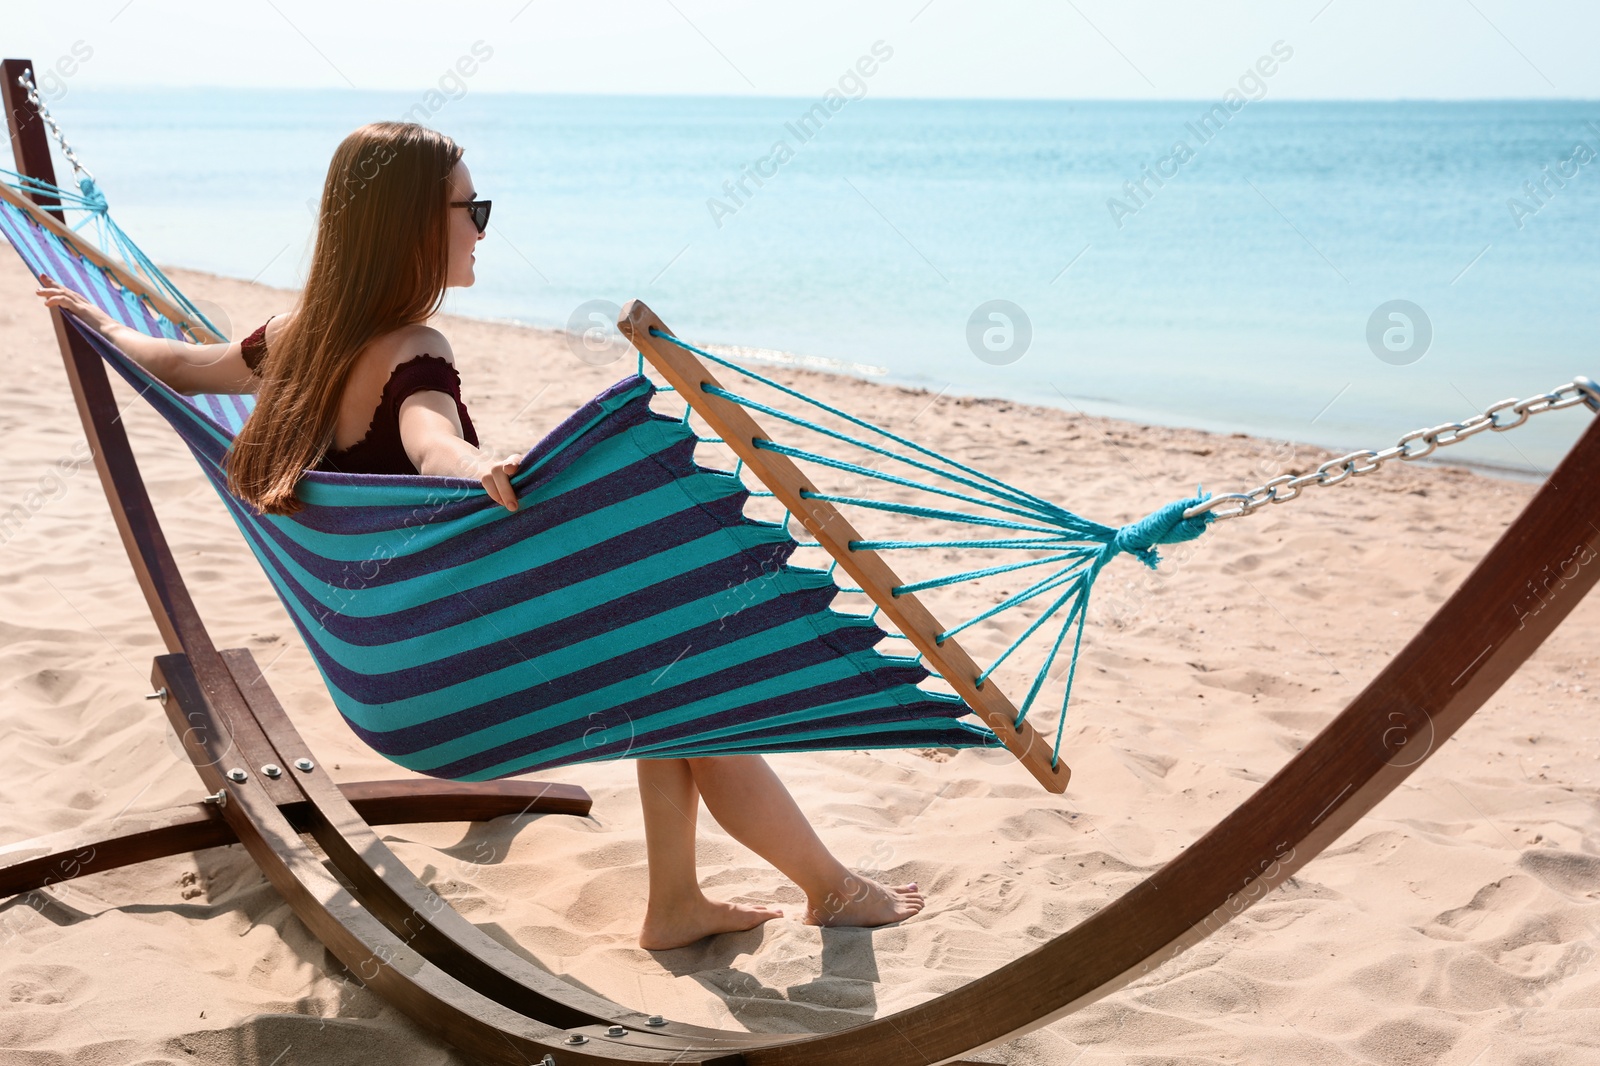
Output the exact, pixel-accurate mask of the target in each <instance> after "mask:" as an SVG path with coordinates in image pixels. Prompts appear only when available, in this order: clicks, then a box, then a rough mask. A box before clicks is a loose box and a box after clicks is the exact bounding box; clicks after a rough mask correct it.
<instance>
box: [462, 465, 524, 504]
mask: <svg viewBox="0 0 1600 1066" xmlns="http://www.w3.org/2000/svg"><path fill="white" fill-rule="evenodd" d="M521 461H522V456H520V455H508V456H506V457H505V458H504V459H481V460H479V461H478V463H477V464H476V469H475V470H474V471H473V473H472V476H473V477H475V478H477V479H478V480H479V481H482V482H483V488H484V491H486V492H487V493H488V494H489V498H490V499H491V500H493V501H494V502H495V503H498V504H500V505H501V506H502V507H504V508H505V509H506V510H508V511H515V510H516V509H517V492H516V490H515V489H514V488H512V487H511V475H512V474H514V473H516V471H517V464H518V463H520V462H521Z"/></svg>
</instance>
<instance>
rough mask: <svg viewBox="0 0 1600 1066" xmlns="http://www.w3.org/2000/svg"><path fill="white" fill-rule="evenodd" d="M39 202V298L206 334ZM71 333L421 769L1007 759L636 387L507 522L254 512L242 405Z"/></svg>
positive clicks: (448, 501) (432, 496) (342, 482)
mask: <svg viewBox="0 0 1600 1066" xmlns="http://www.w3.org/2000/svg"><path fill="white" fill-rule="evenodd" d="M52 188H54V187H52ZM7 191H8V192H9V190H7ZM57 191H58V192H59V191H60V190H57ZM31 206H32V205H24V204H22V203H21V201H20V200H17V199H12V198H8V199H6V200H5V201H4V202H0V231H3V232H4V233H5V236H6V237H7V239H8V240H9V241H10V242H11V244H12V246H13V247H15V248H16V250H17V252H18V253H19V254H20V255H21V257H22V259H23V260H24V262H26V263H27V265H28V267H29V269H30V270H32V271H33V273H34V275H35V277H38V276H39V275H42V274H48V275H49V276H50V277H51V278H52V279H54V280H55V281H57V282H58V283H60V284H62V285H64V286H66V287H68V288H71V289H74V290H76V291H77V292H79V293H81V294H83V295H84V296H85V297H87V298H88V299H90V300H92V301H93V302H94V303H95V304H96V305H97V306H99V307H100V308H102V309H103V310H105V311H106V312H107V313H108V314H110V315H111V316H112V317H114V318H116V319H117V320H118V321H120V322H123V323H124V324H126V325H128V326H131V327H132V328H134V329H137V330H140V331H142V332H144V333H147V334H149V335H152V336H166V337H170V338H179V339H196V338H198V337H200V336H203V334H200V333H199V332H198V330H197V329H196V328H194V327H189V326H187V324H175V323H174V322H173V321H172V319H171V318H170V317H168V316H167V315H164V314H161V313H159V311H157V310H155V309H154V308H153V307H152V306H150V305H149V301H148V300H145V299H141V298H140V297H139V295H136V294H135V292H134V291H132V290H131V288H129V287H126V286H125V285H124V284H123V282H124V281H126V280H127V277H126V276H125V275H121V274H120V272H119V271H117V270H116V269H115V268H112V267H110V266H109V264H107V265H102V263H99V262H96V261H94V260H95V257H93V256H88V255H86V254H85V252H84V251H83V250H82V249H80V248H78V247H77V246H76V245H75V244H73V243H71V242H70V240H69V239H63V237H62V236H61V235H59V234H58V233H56V232H52V231H51V229H50V228H48V227H46V226H44V225H42V224H41V222H40V221H39V220H38V219H37V218H36V217H35V213H36V212H35V211H30V210H27V209H26V208H27V207H31ZM161 280H163V281H165V279H161ZM168 284H169V285H170V283H168ZM169 296H170V297H172V298H174V302H175V303H176V304H177V305H178V306H180V307H183V308H184V309H186V310H188V311H191V312H193V305H192V304H189V303H188V301H186V300H182V299H181V294H180V293H177V291H176V288H175V287H172V288H171V289H170V292H169ZM194 314H195V317H196V318H198V312H194ZM66 318H67V321H69V322H71V323H72V325H73V327H74V328H75V329H77V330H78V332H80V333H81V334H82V335H83V336H84V337H85V339H86V340H87V341H88V342H89V343H90V344H91V345H92V346H93V347H94V349H95V351H97V352H98V353H99V354H100V355H101V356H102V357H103V358H104V359H105V360H106V362H107V363H109V364H110V365H111V367H112V368H113V369H114V370H115V371H116V372H117V373H118V374H120V375H121V376H122V377H123V379H124V380H126V381H127V382H128V384H130V385H131V386H132V387H133V388H134V389H135V390H137V391H138V392H139V393H140V395H142V396H143V397H144V399H145V400H147V401H148V402H149V403H150V404H151V406H153V407H154V408H155V409H156V410H157V411H158V412H160V413H161V415H162V417H164V418H165V419H166V420H167V421H168V422H169V423H170V424H171V426H172V427H173V429H174V430H176V431H177V433H178V436H179V437H180V438H181V439H182V440H183V442H184V443H185V444H186V445H187V446H188V447H189V449H190V451H191V452H192V453H193V454H194V457H195V459H196V460H197V461H198V462H199V463H200V466H201V469H202V470H203V471H204V472H205V474H206V476H207V477H208V478H209V479H210V480H211V483H212V486H213V488H215V489H216V491H217V494H218V496H219V497H221V499H222V502H223V504H224V505H225V506H226V507H227V509H228V512H229V514H230V515H232V517H233V519H234V521H235V522H236V523H237V525H238V527H239V531H240V532H241V533H242V534H243V535H244V537H245V540H246V542H247V543H248V544H249V546H250V550H251V551H252V552H254V554H255V556H256V559H257V560H258V561H259V562H260V564H261V566H262V567H263V569H264V570H265V571H266V573H267V575H268V576H269V577H270V578H271V580H272V583H273V586H274V588H275V589H276V590H277V593H278V596H279V598H280V599H281V600H282V602H283V605H284V608H285V610H286V611H287V612H288V614H289V617H290V618H291V620H292V621H293V622H294V625H295V628H296V629H297V630H298V631H299V633H300V636H301V638H302V639H303V640H304V641H305V645H306V647H307V648H308V649H309V650H310V652H311V655H312V658H313V660H314V661H315V662H316V664H317V668H318V670H319V671H321V674H322V678H323V680H324V681H325V682H326V684H327V687H328V691H329V693H330V694H331V695H332V697H333V702H334V705H335V706H336V707H337V708H338V710H339V712H340V714H341V715H343V716H344V718H345V720H346V721H347V722H349V724H350V727H351V728H352V729H354V730H355V732H356V733H357V734H358V735H359V736H360V737H361V738H362V740H364V741H365V742H366V743H368V744H369V745H371V746H372V747H373V748H374V749H375V750H376V751H378V752H379V753H381V754H382V755H384V756H385V757H387V758H389V759H391V760H393V761H394V762H396V763H398V764H400V765H402V766H404V767H406V768H408V769H411V770H415V771H418V772H420V773H424V774H429V775H432V776H435V777H442V778H449V779H454V780H465V781H479V780H490V779H494V778H500V777H507V776H511V775H516V774H523V773H527V772H530V771H533V770H538V769H543V768H548V767H553V766H562V765H567V764H572V763H581V762H591V761H597V760H604V759H620V758H672V757H683V756H706V755H725V754H736V753H746V752H780V751H816V750H824V749H864V748H890V747H956V748H959V747H978V746H993V745H995V744H997V743H998V741H997V739H996V737H995V734H994V733H993V732H991V731H990V730H989V729H987V728H985V727H983V726H979V725H974V724H971V723H970V722H964V721H960V720H959V719H961V718H962V717H963V716H964V715H968V714H969V713H970V711H969V708H968V707H967V705H966V704H965V703H964V702H963V701H962V700H960V699H959V698H957V697H955V696H953V695H948V694H944V693H939V692H933V691H928V690H926V689H924V688H921V687H918V686H919V683H921V682H922V681H924V680H925V679H926V678H927V677H928V671H927V670H926V669H925V668H924V667H923V666H922V665H920V664H919V663H918V661H917V660H916V659H914V658H910V657H905V656H894V655H886V654H884V653H882V652H879V651H878V650H876V645H877V644H878V643H879V642H880V641H881V640H882V639H883V638H884V637H885V636H886V634H885V632H884V630H883V629H881V628H879V626H878V625H877V624H875V622H873V621H872V620H871V619H870V618H869V617H868V616H865V615H860V614H852V613H846V612H842V611H838V610H835V609H834V608H833V606H832V604H833V600H834V598H835V596H836V595H837V593H838V589H837V587H836V586H835V585H834V583H833V581H832V579H831V578H830V577H829V576H828V574H827V573H826V572H825V571H821V570H814V569H809V568H803V567H798V566H795V565H792V564H791V563H790V562H789V556H790V554H791V553H792V552H793V551H794V549H795V541H794V540H793V538H792V537H791V536H790V535H789V532H788V529H787V524H786V523H785V524H778V523H769V522H763V521H757V520H755V519H752V518H749V517H747V516H745V514H744V513H743V512H744V504H745V501H746V499H747V497H748V495H749V493H748V491H747V490H746V489H745V487H744V485H743V484H742V482H741V481H740V480H739V478H738V477H737V476H735V475H733V474H729V473H721V472H717V471H711V470H707V469H704V468H702V467H700V466H697V465H696V464H695V462H694V459H693V451H694V447H695V444H696V437H695V435H694V433H693V432H692V431H691V430H690V429H689V428H688V426H686V425H685V424H684V423H683V422H682V421H681V420H679V419H676V418H670V417H666V416H663V415H660V414H658V413H656V412H654V411H652V409H651V407H650V400H651V397H652V395H653V394H654V392H655V389H654V386H652V385H651V383H650V382H649V381H648V380H647V379H645V378H644V377H642V376H638V375H635V376H630V377H628V378H626V379H624V380H622V381H620V382H618V383H617V384H615V385H613V386H612V387H611V388H609V389H607V390H606V391H605V392H603V393H601V394H600V395H599V396H597V397H596V398H595V399H593V400H591V401H590V402H588V403H587V404H585V405H584V406H583V407H581V408H580V409H579V410H578V411H576V412H574V413H573V414H572V415H571V416H570V417H569V418H568V419H567V420H566V421H565V422H564V423H563V424H562V425H561V426H560V427H559V428H558V429H556V430H555V431H554V432H553V433H551V434H550V435H549V436H548V437H546V438H545V439H544V440H543V441H541V442H540V443H539V444H538V445H536V446H535V447H534V448H533V449H532V450H531V451H529V452H528V453H527V455H526V456H524V457H523V459H522V461H521V463H520V464H519V465H518V467H517V471H516V473H515V474H514V475H513V477H512V479H511V480H512V484H513V485H514V486H515V488H516V490H517V495H518V498H519V500H520V504H519V508H518V510H516V511H515V512H510V511H507V510H506V509H505V508H503V507H501V506H500V505H499V504H496V503H494V502H493V501H492V500H490V499H489V498H488V496H487V495H486V494H485V493H484V492H483V491H482V486H481V485H479V484H478V483H477V482H475V481H469V480H464V479H458V478H443V477H425V476H396V475H363V474H343V473H334V472H323V471H309V472H307V473H306V474H305V476H304V479H303V480H302V481H301V483H300V487H299V490H298V491H299V495H300V498H301V499H302V500H303V501H304V503H305V506H304V508H303V509H302V510H301V511H299V512H297V513H296V514H294V515H291V516H279V515H265V514H260V513H258V512H257V511H256V510H255V509H254V508H253V507H251V506H250V505H249V504H247V503H245V502H244V501H242V500H240V499H238V498H237V497H235V496H233V495H232V494H231V493H229V491H228V489H227V483H226V476H225V474H224V471H223V467H222V463H223V460H224V457H225V455H226V453H227V450H228V447H229V445H230V443H231V442H232V439H233V435H234V434H235V433H236V432H237V431H238V430H239V428H240V427H241V426H242V425H243V423H244V420H245V418H246V417H248V415H249V413H250V411H251V410H252V407H253V397H251V396H249V395H225V396H207V395H202V396H185V395H181V394H179V393H177V392H175V391H174V390H172V389H170V388H168V387H167V386H166V385H164V384H162V383H161V382H160V381H158V380H156V379H155V378H153V377H152V376H150V375H149V374H148V373H146V372H145V371H144V370H143V369H142V368H141V367H139V366H138V364H136V363H134V362H133V361H132V360H131V359H129V358H128V357H126V356H125V355H123V354H122V353H121V352H120V351H118V350H117V349H116V348H115V347H114V346H113V345H111V344H110V343H109V342H107V341H106V340H105V339H104V338H103V337H101V336H100V335H99V333H98V332H96V331H95V330H93V329H91V328H89V327H88V326H86V325H84V324H83V323H81V322H79V321H77V320H76V319H75V318H73V317H72V316H71V315H67V316H66Z"/></svg>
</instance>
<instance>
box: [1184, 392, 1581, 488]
mask: <svg viewBox="0 0 1600 1066" xmlns="http://www.w3.org/2000/svg"><path fill="white" fill-rule="evenodd" d="M1580 403H1585V404H1588V405H1589V407H1590V409H1591V410H1593V411H1595V412H1597V413H1600V385H1596V384H1595V383H1594V382H1593V381H1591V380H1590V379H1589V378H1586V377H1578V378H1574V379H1573V380H1572V381H1569V382H1567V384H1565V385H1562V386H1560V387H1558V388H1556V389H1555V390H1554V391H1552V392H1546V393H1542V394H1541V395H1538V396H1530V397H1528V398H1527V399H1526V400H1501V401H1500V402H1499V403H1497V404H1493V405H1491V406H1490V407H1488V408H1486V409H1485V410H1484V412H1483V413H1482V414H1476V415H1473V416H1472V417H1471V418H1469V419H1467V420H1466V421H1465V422H1446V423H1444V424H1443V425H1438V426H1434V427H1433V428H1431V429H1416V430H1412V431H1411V432H1410V433H1407V434H1406V435H1405V436H1403V437H1401V438H1400V440H1399V442H1397V443H1396V444H1395V445H1394V446H1393V447H1391V448H1385V449H1384V450H1383V451H1381V452H1375V451H1370V450H1362V451H1359V452H1351V453H1350V454H1349V455H1341V456H1340V457H1339V458H1337V459H1329V460H1328V461H1327V462H1325V463H1323V464H1322V465H1321V466H1319V467H1317V469H1316V470H1315V471H1313V472H1312V473H1309V474H1301V475H1299V476H1295V475H1293V474H1283V475H1281V476H1279V477H1275V478H1273V479H1272V480H1271V481H1269V482H1267V483H1266V484H1265V485H1262V486H1260V487H1259V488H1255V489H1251V490H1250V491H1249V492H1229V493H1225V494H1223V495H1221V496H1213V497H1212V498H1211V499H1209V500H1207V501H1206V502H1205V503H1201V504H1196V505H1195V506H1194V507H1191V508H1189V509H1188V510H1187V511H1185V512H1184V513H1183V517H1185V518H1193V517H1195V516H1196V515H1201V514H1205V513H1206V512H1208V511H1209V512H1211V515H1212V517H1213V518H1214V519H1218V520H1220V519H1223V518H1238V517H1239V516H1240V515H1247V514H1254V513H1255V512H1256V511H1258V510H1260V509H1261V508H1263V507H1265V506H1266V505H1267V504H1269V503H1284V502H1286V501H1288V500H1292V499H1294V498H1295V497H1297V496H1299V495H1300V491H1301V490H1302V489H1304V488H1307V487H1309V486H1312V485H1337V484H1339V482H1341V481H1345V480H1347V479H1349V478H1353V477H1360V476H1361V475H1362V474H1370V473H1372V472H1373V471H1374V470H1377V469H1379V468H1380V467H1382V466H1383V464H1384V463H1386V462H1388V461H1389V460H1390V459H1402V460H1405V461H1407V462H1410V461H1411V460H1413V459H1421V458H1422V457H1423V456H1425V455H1432V454H1433V452H1434V450H1435V449H1437V448H1440V447H1443V446H1444V445H1447V444H1455V443H1456V442H1458V441H1463V440H1466V439H1467V438H1468V437H1471V436H1473V435H1475V434H1478V433H1482V432H1483V431H1484V430H1486V429H1492V430H1494V431H1495V432H1496V433H1504V432H1505V431H1506V430H1508V429H1515V428H1516V427H1517V426H1520V425H1522V423H1524V422H1526V421H1527V420H1528V416H1529V415H1536V414H1540V413H1542V412H1544V411H1559V410H1560V409H1561V408H1563V407H1572V406H1573V405H1575V404H1580ZM1502 411H1509V412H1510V415H1508V416H1507V418H1508V419H1509V418H1511V417H1514V418H1515V419H1516V421H1509V420H1508V421H1505V422H1502V421H1501V420H1500V413H1501V412H1502ZM1413 442H1420V444H1418V445H1417V446H1416V447H1415V448H1413V447H1412V443H1413ZM1227 505H1232V506H1227ZM1223 508H1226V509H1223Z"/></svg>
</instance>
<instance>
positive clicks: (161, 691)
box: [144, 685, 167, 704]
mask: <svg viewBox="0 0 1600 1066" xmlns="http://www.w3.org/2000/svg"><path fill="white" fill-rule="evenodd" d="M144 698H145V699H147V700H160V701H161V702H162V703H163V704H165V703H166V702H167V687H166V686H165V685H162V686H161V687H160V688H158V689H156V690H155V691H154V692H147V693H145V697H144Z"/></svg>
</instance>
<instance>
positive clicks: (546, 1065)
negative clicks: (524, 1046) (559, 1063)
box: [539, 1055, 556, 1066]
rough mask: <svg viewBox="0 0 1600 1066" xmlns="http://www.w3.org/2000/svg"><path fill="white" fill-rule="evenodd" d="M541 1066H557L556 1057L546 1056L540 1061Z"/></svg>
mask: <svg viewBox="0 0 1600 1066" xmlns="http://www.w3.org/2000/svg"><path fill="white" fill-rule="evenodd" d="M539 1066H556V1057H555V1056H554V1055H546V1056H545V1057H544V1058H542V1059H540V1060H539Z"/></svg>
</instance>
